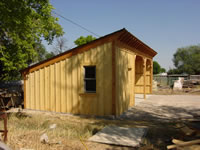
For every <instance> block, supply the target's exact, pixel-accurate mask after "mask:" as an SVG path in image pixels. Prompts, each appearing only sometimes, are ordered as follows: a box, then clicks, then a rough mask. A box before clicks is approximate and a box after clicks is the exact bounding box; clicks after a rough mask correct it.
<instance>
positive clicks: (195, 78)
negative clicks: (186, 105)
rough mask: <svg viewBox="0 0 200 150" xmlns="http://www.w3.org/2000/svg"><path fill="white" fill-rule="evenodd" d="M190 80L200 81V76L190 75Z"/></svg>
mask: <svg viewBox="0 0 200 150" xmlns="http://www.w3.org/2000/svg"><path fill="white" fill-rule="evenodd" d="M190 80H200V75H190Z"/></svg>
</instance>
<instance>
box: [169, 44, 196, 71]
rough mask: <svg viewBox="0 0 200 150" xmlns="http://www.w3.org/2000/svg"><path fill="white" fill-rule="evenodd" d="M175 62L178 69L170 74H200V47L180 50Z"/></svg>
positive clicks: (177, 52) (174, 59)
mask: <svg viewBox="0 0 200 150" xmlns="http://www.w3.org/2000/svg"><path fill="white" fill-rule="evenodd" d="M173 62H174V66H175V67H176V68H175V69H171V70H169V73H179V74H183V73H186V74H200V45H193V46H188V47H183V48H178V50H177V51H176V53H175V54H174V57H173Z"/></svg>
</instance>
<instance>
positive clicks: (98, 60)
mask: <svg viewBox="0 0 200 150" xmlns="http://www.w3.org/2000/svg"><path fill="white" fill-rule="evenodd" d="M111 46H112V44H111V43H105V44H103V45H101V46H98V47H96V48H93V49H90V50H88V51H85V52H83V53H79V54H77V55H74V56H72V57H70V58H67V59H65V60H62V61H59V62H57V63H55V64H52V65H50V66H47V67H44V68H42V69H39V70H37V71H34V72H31V73H29V74H28V75H27V80H26V84H27V85H26V92H27V93H26V103H27V105H26V108H28V109H36V110H46V111H54V112H67V113H73V114H89V115H99V116H104V115H111V114H112V62H111V61H112V51H111V50H112V47H111ZM124 63H125V62H124ZM84 65H96V90H97V92H96V93H95V94H94V93H92V94H91V93H90V94H89V93H84V68H83V66H84ZM126 76H127V73H126ZM124 78H125V77H124ZM126 88H127V87H126ZM124 97H126V98H127V99H128V97H129V96H128V95H127V94H125V95H124ZM127 105H128V104H127V103H126V104H125V105H124V107H127Z"/></svg>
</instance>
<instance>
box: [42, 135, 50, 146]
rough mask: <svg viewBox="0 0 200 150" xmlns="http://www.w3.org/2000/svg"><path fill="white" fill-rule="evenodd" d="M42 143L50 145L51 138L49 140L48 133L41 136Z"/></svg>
mask: <svg viewBox="0 0 200 150" xmlns="http://www.w3.org/2000/svg"><path fill="white" fill-rule="evenodd" d="M40 142H41V143H43V144H48V143H49V138H48V136H47V134H46V133H44V134H42V135H41V137H40Z"/></svg>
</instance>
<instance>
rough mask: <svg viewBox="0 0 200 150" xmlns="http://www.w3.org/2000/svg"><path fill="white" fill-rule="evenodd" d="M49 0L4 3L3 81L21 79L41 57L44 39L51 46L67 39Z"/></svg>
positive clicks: (0, 16)
mask: <svg viewBox="0 0 200 150" xmlns="http://www.w3.org/2000/svg"><path fill="white" fill-rule="evenodd" d="M52 9H53V7H52V5H51V4H50V3H49V0H20V1H17V0H1V1H0V72H1V74H0V80H16V79H19V78H20V73H19V70H21V69H23V68H25V67H27V66H28V63H29V62H30V61H34V59H35V57H36V56H37V51H36V49H35V48H36V47H35V46H36V45H37V43H40V42H41V38H43V39H44V40H46V41H47V42H48V43H49V44H51V43H52V41H53V39H54V38H55V37H58V36H61V35H63V31H62V28H61V26H60V25H59V24H58V23H57V21H58V18H55V17H53V16H52V14H51V13H52Z"/></svg>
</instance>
